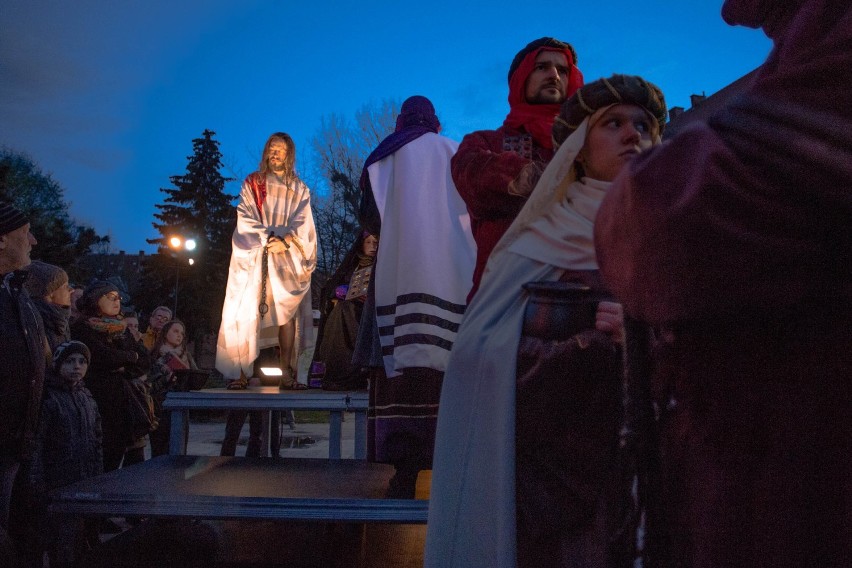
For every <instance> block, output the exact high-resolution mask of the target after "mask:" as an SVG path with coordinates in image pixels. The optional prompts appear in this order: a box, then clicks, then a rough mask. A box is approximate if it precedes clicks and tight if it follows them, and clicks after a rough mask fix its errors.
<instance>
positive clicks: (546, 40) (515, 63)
mask: <svg viewBox="0 0 852 568" xmlns="http://www.w3.org/2000/svg"><path fill="white" fill-rule="evenodd" d="M539 47H555V48H556V49H567V50H568V51H570V52H571V55H572V56H573V58H574V61H572V62H570V63H573V64H574V65H577V52H576V51H574V48H573V47H572V46H571V44H570V43H566V42H564V41H559V40H558V39H556V38H552V37H540V38H538V39H536V40H533V41H531V42H529V43H528V44H527V45H526V47H524V48H523V49H522V50H520V51H519V52H518V53H517V55H515V58H514V59H513V60H512V64H511V65H510V66H509V82H510V83H511V82H512V75H514V74H515V71H517V70H518V67H520V65H521V62H522V61H523V60H524V57H526V56H527V54H529V53H530V52H532V51H534V50H536V49H538V48H539Z"/></svg>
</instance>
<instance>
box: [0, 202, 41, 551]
mask: <svg viewBox="0 0 852 568" xmlns="http://www.w3.org/2000/svg"><path fill="white" fill-rule="evenodd" d="M35 244H36V239H35V237H34V236H33V234H32V233H31V232H30V222H29V219H28V218H27V216H26V215H25V214H24V213H23V212H22V211H21V210H20V209H18V208H17V207H15V206H14V205H12V204H10V203H5V202H0V558H2V556H3V552H2V550H3V549H9V548H11V546H12V545H11V544H10V543H9V537H8V533H7V531H8V528H9V526H10V525H9V503H10V499H11V495H12V487H13V485H15V484H16V483H20V479H19V476H18V470H19V468H20V466H21V463H22V462H24V461H26V459H27V458H28V456H29V454H30V452H31V451H32V444H33V437H34V435H35V428H36V423H37V422H38V412H39V405H40V403H41V393H42V388H43V385H44V374H45V370H46V366H47V360H46V358H47V356H48V355H49V352H47V351H46V349H45V345H46V344H47V339H46V338H45V334H44V327H43V325H42V322H41V318H39V317H38V315H37V314H36V310H35V307H34V306H33V304H32V302H31V301H30V298H29V295H28V294H27V292H26V291H25V290H24V289H23V285H24V281H25V280H26V277H27V275H26V272H25V271H24V270H23V269H24V267H26V266H27V265H28V264H30V251H31V250H32V247H33V245H35ZM16 480H17V481H16Z"/></svg>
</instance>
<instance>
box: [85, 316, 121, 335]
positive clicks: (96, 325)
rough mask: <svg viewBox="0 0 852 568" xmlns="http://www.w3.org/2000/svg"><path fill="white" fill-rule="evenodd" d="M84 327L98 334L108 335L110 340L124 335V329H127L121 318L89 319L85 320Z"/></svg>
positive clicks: (96, 317) (103, 317) (102, 317)
mask: <svg viewBox="0 0 852 568" xmlns="http://www.w3.org/2000/svg"><path fill="white" fill-rule="evenodd" d="M86 325H87V326H89V327H90V328H92V329H93V330H95V331H97V332H98V333H105V334H107V335H109V336H110V338H113V337H118V336H119V335H121V334H122V333H124V330H125V329H127V324H126V323H124V320H123V319H122V318H121V317H117V318H111V317H106V316H101V317H98V316H95V317H90V318H88V319H87V320H86Z"/></svg>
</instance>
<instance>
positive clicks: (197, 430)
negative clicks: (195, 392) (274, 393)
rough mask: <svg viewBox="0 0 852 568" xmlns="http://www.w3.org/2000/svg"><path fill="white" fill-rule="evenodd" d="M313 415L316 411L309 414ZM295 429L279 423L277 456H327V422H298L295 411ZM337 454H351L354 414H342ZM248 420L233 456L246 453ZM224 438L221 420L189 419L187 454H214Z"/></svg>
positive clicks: (353, 435)
mask: <svg viewBox="0 0 852 568" xmlns="http://www.w3.org/2000/svg"><path fill="white" fill-rule="evenodd" d="M311 414H312V415H313V416H316V413H311ZM295 416H296V424H295V428H291V427H290V426H289V425H287V424H282V425H281V436H282V439H281V452H280V453H281V457H288V458H326V459H327V458H328V423H327V422H326V423H320V424H309V423H303V422H300V413H299V412H296V413H295ZM344 420H345V421H344V422H343V434H342V442H341V456H342V457H343V458H344V459H353V458H354V456H355V448H354V444H355V415H354V414H353V413H344ZM248 435H249V425H248V420H246V423H245V424H244V425H243V430H242V433H241V434H240V441H239V442H238V444H237V455H238V456H242V455H245V453H246V443H247V442H248ZM224 437H225V420H224V418H222V419H221V420H216V421H213V422H207V421H204V422H201V421H197V420H192V419H191V420H190V425H189V444H188V445H187V454H189V455H194V456H218V455H219V449H220V448H221V446H222V439H223V438H224ZM306 438H312V439H314V440H315V443H313V444H306V443H304V442H305V441H306V440H305V439H306Z"/></svg>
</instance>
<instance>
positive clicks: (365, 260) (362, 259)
mask: <svg viewBox="0 0 852 568" xmlns="http://www.w3.org/2000/svg"><path fill="white" fill-rule="evenodd" d="M375 261H376V257H375V256H367V255H366V254H361V253H358V268H364V267H365V266H372V265H373V263H374V262H375Z"/></svg>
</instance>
